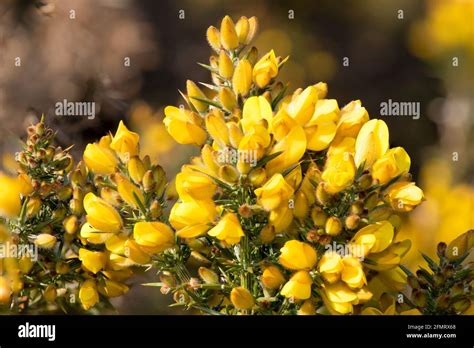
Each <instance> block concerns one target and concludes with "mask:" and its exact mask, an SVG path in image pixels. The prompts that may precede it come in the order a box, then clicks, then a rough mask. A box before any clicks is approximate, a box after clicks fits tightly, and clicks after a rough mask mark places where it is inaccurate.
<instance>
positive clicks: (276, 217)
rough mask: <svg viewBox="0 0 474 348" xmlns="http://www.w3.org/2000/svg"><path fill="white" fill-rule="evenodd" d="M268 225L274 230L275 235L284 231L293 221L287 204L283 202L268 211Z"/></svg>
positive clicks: (291, 212)
mask: <svg viewBox="0 0 474 348" xmlns="http://www.w3.org/2000/svg"><path fill="white" fill-rule="evenodd" d="M268 221H269V222H270V225H271V226H273V227H274V228H275V232H276V233H281V232H283V231H285V230H286V229H287V228H288V227H289V226H290V224H291V222H292V221H293V209H290V207H289V205H288V203H285V202H283V203H282V204H281V205H280V206H278V207H277V208H275V209H273V210H272V211H270V216H269V217H268Z"/></svg>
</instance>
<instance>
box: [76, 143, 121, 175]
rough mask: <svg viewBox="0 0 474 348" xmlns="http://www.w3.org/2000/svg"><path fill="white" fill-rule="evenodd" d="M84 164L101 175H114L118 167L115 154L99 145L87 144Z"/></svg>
mask: <svg viewBox="0 0 474 348" xmlns="http://www.w3.org/2000/svg"><path fill="white" fill-rule="evenodd" d="M84 162H85V163H86V166H87V168H89V170H91V171H92V172H94V173H95V174H101V175H110V174H112V173H113V172H115V169H116V168H117V165H118V160H117V157H115V154H114V152H113V151H112V150H111V149H110V148H109V147H105V146H101V145H100V144H99V143H93V144H87V146H86V150H85V151H84Z"/></svg>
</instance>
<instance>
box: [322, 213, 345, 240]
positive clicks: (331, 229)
mask: <svg viewBox="0 0 474 348" xmlns="http://www.w3.org/2000/svg"><path fill="white" fill-rule="evenodd" d="M325 231H326V233H327V234H329V235H330V236H337V235H338V234H340V233H341V231H342V224H341V220H339V219H338V218H337V217H335V216H331V217H329V218H328V219H327V221H326V225H325Z"/></svg>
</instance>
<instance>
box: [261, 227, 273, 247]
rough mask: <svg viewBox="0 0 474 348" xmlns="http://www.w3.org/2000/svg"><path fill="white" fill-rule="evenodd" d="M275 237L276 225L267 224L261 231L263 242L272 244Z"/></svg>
mask: <svg viewBox="0 0 474 348" xmlns="http://www.w3.org/2000/svg"><path fill="white" fill-rule="evenodd" d="M274 239H275V227H274V226H272V225H266V226H265V227H263V228H262V230H261V231H260V241H261V242H262V243H263V244H270V243H271V242H272V241H273V240H274Z"/></svg>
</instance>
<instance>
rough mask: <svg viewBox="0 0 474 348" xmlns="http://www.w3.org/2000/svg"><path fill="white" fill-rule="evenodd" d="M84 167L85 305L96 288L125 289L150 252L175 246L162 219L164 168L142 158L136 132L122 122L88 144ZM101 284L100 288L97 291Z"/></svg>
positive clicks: (80, 176)
mask: <svg viewBox="0 0 474 348" xmlns="http://www.w3.org/2000/svg"><path fill="white" fill-rule="evenodd" d="M84 163H85V166H84V168H83V169H86V172H81V170H76V171H75V172H74V173H75V174H76V176H75V177H74V178H75V180H76V182H77V185H78V186H79V187H82V188H83V193H84V195H83V200H82V201H81V202H82V203H83V209H84V213H85V219H84V221H83V224H82V226H81V227H80V239H81V241H82V243H83V244H85V245H89V246H91V248H93V250H88V249H86V248H81V249H80V250H79V259H80V260H81V261H82V265H83V267H84V268H86V269H87V270H88V271H89V273H88V275H89V277H88V279H87V280H86V282H84V284H83V285H82V287H81V292H83V294H84V296H81V301H82V304H83V306H84V307H86V308H89V307H92V306H94V305H95V304H96V303H97V301H98V299H99V297H98V292H99V293H105V295H106V296H108V297H115V296H120V295H122V294H124V293H125V292H127V291H128V286H127V285H126V284H125V283H124V282H125V281H126V280H127V279H128V278H129V277H130V276H131V275H132V274H133V272H132V269H133V268H134V267H137V266H145V265H149V263H150V260H151V255H153V254H155V253H158V252H161V251H163V250H165V249H167V248H168V247H171V246H173V245H174V239H175V237H174V234H173V232H172V230H171V228H170V227H169V226H168V225H166V224H164V223H163V222H162V221H161V218H162V210H163V208H162V206H163V196H164V192H165V188H166V178H165V173H164V170H163V168H162V167H160V166H159V165H156V164H152V163H151V161H150V158H149V157H148V156H145V157H143V158H140V154H139V136H138V134H136V133H134V132H131V131H130V130H128V129H127V127H126V126H125V125H124V124H123V122H120V124H119V127H118V129H117V132H116V133H115V135H114V136H111V135H106V136H104V137H102V138H101V139H100V141H98V142H96V143H92V144H88V145H87V146H86V149H85V151H84ZM101 284H104V285H103V288H104V291H101V287H102V286H101Z"/></svg>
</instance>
